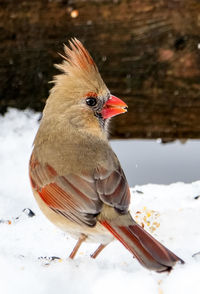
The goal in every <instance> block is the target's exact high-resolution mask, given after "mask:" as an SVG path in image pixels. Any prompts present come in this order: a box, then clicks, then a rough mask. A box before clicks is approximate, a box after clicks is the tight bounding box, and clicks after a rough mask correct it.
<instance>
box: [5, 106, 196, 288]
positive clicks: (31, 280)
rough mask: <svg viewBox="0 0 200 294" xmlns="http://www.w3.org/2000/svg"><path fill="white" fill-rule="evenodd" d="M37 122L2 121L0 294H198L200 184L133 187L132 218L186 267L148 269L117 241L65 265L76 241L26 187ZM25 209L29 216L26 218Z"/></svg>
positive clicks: (86, 250)
mask: <svg viewBox="0 0 200 294" xmlns="http://www.w3.org/2000/svg"><path fill="white" fill-rule="evenodd" d="M38 117H39V115H38V114H34V113H32V112H30V111H24V112H22V111H17V110H15V109H11V110H10V111H9V112H8V113H7V114H6V115H5V117H1V116H0V236H1V238H0V240H1V241H0V293H2V294H11V293H12V294H13V293H15V294H18V293H19V294H23V293H28V294H32V293H34V294H36V293H37V294H40V293H42V294H44V293H48V294H53V293H59V294H61V293H69V294H76V293H81V294H84V293H87V294H99V293H104V294H106V293H115V294H118V293H120V294H121V293H127V294H128V293H131V294H132V293H138V294H143V293H145V294H146V293H149V294H154V293H155V294H169V293H170V294H174V293H181V294H186V293H187V294H188V293H191V294H196V293H197V294H199V293H200V282H199V281H200V280H199V279H200V254H199V255H198V254H197V255H196V256H195V257H192V255H193V254H194V253H196V252H199V251H200V197H199V198H198V196H199V195H200V181H197V182H194V183H191V184H184V183H180V182H179V183H175V184H171V185H166V186H164V185H155V184H148V185H144V186H136V187H134V188H133V189H132V203H131V212H132V214H133V215H134V216H135V219H137V220H138V222H139V223H143V225H144V226H145V228H147V230H149V231H150V232H151V233H152V234H153V235H154V236H155V237H156V238H157V239H159V240H160V241H161V242H162V243H164V244H165V245H166V246H167V247H168V248H170V249H171V250H172V251H174V252H175V253H176V254H177V255H178V256H180V257H181V258H182V259H184V260H185V262H186V263H185V265H180V264H177V265H176V267H175V268H174V270H173V271H171V273H162V274H157V273H154V272H150V271H148V270H146V269H144V268H142V267H141V266H140V264H139V263H138V262H137V261H136V260H135V259H133V258H132V256H131V254H130V253H129V252H128V251H127V250H126V249H125V248H124V247H123V246H122V245H121V244H119V242H117V241H116V242H113V243H112V244H110V245H109V246H108V247H107V248H106V249H105V250H104V251H103V252H102V253H101V255H100V256H99V257H98V258H97V259H96V260H92V259H91V258H90V257H89V256H90V253H92V252H93V251H94V249H96V247H97V246H98V245H97V244H89V243H87V244H84V245H83V246H82V247H81V249H80V252H79V254H78V255H77V257H76V258H75V260H69V259H68V258H67V257H68V255H69V253H70V252H71V250H72V248H73V246H74V244H75V242H76V241H75V240H73V239H72V238H70V237H69V236H67V235H65V234H64V233H63V232H61V231H60V230H59V229H57V228H56V227H54V226H53V225H52V224H51V223H50V222H48V220H46V219H45V217H44V216H43V215H42V214H41V212H40V210H39V209H38V207H37V205H36V203H35V200H34V198H33V196H32V192H31V189H30V185H29V179H28V160H29V156H30V153H31V145H32V141H33V138H34V135H35V133H36V130H37V127H38ZM195 198H196V199H195ZM24 208H30V209H31V210H32V211H33V212H34V213H35V216H33V217H29V216H28V215H27V214H28V213H27V210H26V211H25V212H23V209H24ZM138 211H139V212H141V213H138ZM45 256H46V257H52V256H57V257H60V258H61V260H54V261H50V260H48V259H45V258H44V257H45Z"/></svg>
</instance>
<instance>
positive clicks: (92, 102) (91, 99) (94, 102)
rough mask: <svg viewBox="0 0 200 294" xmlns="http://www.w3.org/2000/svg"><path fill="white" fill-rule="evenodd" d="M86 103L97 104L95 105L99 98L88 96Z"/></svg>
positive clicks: (89, 104)
mask: <svg viewBox="0 0 200 294" xmlns="http://www.w3.org/2000/svg"><path fill="white" fill-rule="evenodd" d="M86 104H87V105H88V106H95V105H96V104H97V99H96V98H94V97H88V98H87V99H86Z"/></svg>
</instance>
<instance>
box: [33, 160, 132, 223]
mask: <svg viewBox="0 0 200 294" xmlns="http://www.w3.org/2000/svg"><path fill="white" fill-rule="evenodd" d="M29 170H30V179H31V184H32V187H33V189H35V190H36V191H37V192H38V194H39V195H40V197H41V199H42V200H43V201H44V202H45V203H46V204H47V205H48V206H49V207H50V208H51V209H52V210H54V211H55V212H57V213H60V214H62V215H63V216H65V217H66V218H68V219H70V220H72V221H74V222H76V223H79V224H86V225H89V226H94V225H95V224H96V216H97V215H98V214H99V213H100V212H101V209H102V206H103V203H106V204H107V205H110V206H112V207H114V208H115V209H117V210H118V211H120V212H121V213H125V212H126V211H127V210H128V206H129V202H130V192H129V188H128V184H127V181H126V178H125V176H124V173H123V171H122V169H121V167H120V166H119V167H118V169H115V170H110V171H108V170H106V169H103V168H102V167H99V168H98V169H97V170H96V171H95V173H94V174H93V175H87V174H82V175H76V174H68V175H65V176H59V175H58V174H57V173H56V171H55V170H54V169H53V168H52V167H51V166H50V165H48V164H41V163H39V162H38V161H37V159H36V158H35V157H34V155H32V157H31V160H30V169H29Z"/></svg>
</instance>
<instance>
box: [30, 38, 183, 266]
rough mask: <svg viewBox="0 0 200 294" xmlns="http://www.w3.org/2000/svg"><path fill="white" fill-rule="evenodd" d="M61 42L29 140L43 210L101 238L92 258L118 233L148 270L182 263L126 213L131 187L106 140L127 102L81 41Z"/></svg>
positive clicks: (73, 230)
mask: <svg viewBox="0 0 200 294" xmlns="http://www.w3.org/2000/svg"><path fill="white" fill-rule="evenodd" d="M70 45H71V49H70V48H68V47H66V46H65V47H64V50H65V54H66V56H63V58H64V61H63V63H62V64H61V65H56V67H57V68H59V69H60V70H62V72H63V74H60V75H58V76H56V77H55V78H54V83H55V85H54V87H53V88H52V90H51V93H50V96H49V98H48V100H47V103H46V106H45V108H44V111H43V118H42V121H41V124H40V127H39V130H38V133H37V135H36V138H35V141H34V148H33V152H32V156H31V159H30V165H29V166H30V169H29V171H30V179H31V185H32V189H33V193H34V195H35V198H36V200H37V202H38V204H39V206H40V208H41V210H42V211H43V213H44V214H45V215H46V216H47V217H48V218H49V220H50V221H52V222H53V223H54V224H55V225H57V226H58V227H60V228H61V229H62V230H64V231H66V232H68V233H70V234H71V235H72V236H74V237H75V238H77V239H79V242H78V243H77V246H76V247H75V249H74V251H73V252H72V253H71V255H70V257H71V258H73V257H74V256H75V254H76V252H77V250H78V248H79V246H80V244H81V242H82V241H94V242H99V243H101V244H102V245H100V247H99V249H98V250H97V251H96V252H95V253H94V254H93V255H92V257H96V256H97V255H98V254H99V253H100V251H101V250H102V249H103V248H104V247H105V245H106V244H108V243H110V242H111V241H112V240H113V239H114V237H115V238H117V239H118V240H119V241H120V242H121V243H122V244H123V245H124V246H125V247H126V248H127V249H128V250H129V251H130V252H131V253H133V254H134V255H135V256H136V257H137V259H138V260H139V261H140V262H141V263H142V264H143V265H144V266H146V267H147V268H149V269H154V270H157V271H163V270H169V269H171V267H172V266H173V264H174V263H175V262H176V261H178V260H180V259H179V258H178V257H177V256H175V255H174V254H173V253H172V252H170V251H169V250H168V249H167V248H165V247H164V246H163V245H161V244H160V243H159V242H158V241H156V240H155V239H154V238H153V237H151V236H150V235H149V234H147V233H146V232H145V231H144V230H143V229H142V228H140V227H139V226H138V225H137V224H136V223H135V222H134V220H133V219H132V217H131V215H130V214H129V212H128V207H129V203H130V191H129V187H128V184H127V181H126V177H125V175H124V173H123V171H122V169H121V167H120V163H119V161H118V159H117V157H116V155H115V154H114V152H113V151H112V149H111V147H110V145H109V142H108V139H107V125H108V121H109V118H110V117H112V116H114V115H117V114H120V113H123V112H125V111H126V110H125V109H124V107H126V104H125V103H124V102H123V101H121V100H120V99H118V98H117V97H115V96H112V95H111V94H110V92H109V90H108V89H107V87H106V85H105V84H104V82H103V80H102V78H101V76H100V74H99V71H98V69H97V67H96V65H95V63H94V61H93V59H92V57H91V56H90V55H89V53H88V51H87V50H86V49H85V48H84V47H83V45H82V44H81V42H80V41H78V40H76V39H74V40H72V42H70Z"/></svg>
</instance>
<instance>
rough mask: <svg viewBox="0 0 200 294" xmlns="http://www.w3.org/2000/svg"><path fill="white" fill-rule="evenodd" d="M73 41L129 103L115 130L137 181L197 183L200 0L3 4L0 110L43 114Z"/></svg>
mask: <svg viewBox="0 0 200 294" xmlns="http://www.w3.org/2000/svg"><path fill="white" fill-rule="evenodd" d="M72 37H76V38H78V39H80V40H81V42H83V44H84V45H85V46H86V48H87V49H88V50H89V51H90V53H91V54H92V56H93V57H94V60H95V61H96V63H97V65H98V67H99V70H100V72H101V74H102V77H103V79H104V80H105V82H106V84H107V86H108V88H109V89H110V91H111V93H112V94H114V95H116V96H118V97H119V98H122V99H123V100H124V101H125V102H126V103H127V104H128V106H129V109H128V113H127V114H126V115H123V116H119V117H116V118H114V119H113V124H112V127H111V130H110V134H111V138H112V139H116V138H117V139H132V140H131V141H130V140H126V141H113V142H112V143H111V144H112V145H113V148H114V149H115V151H116V153H117V154H118V155H119V157H120V159H121V160H122V162H123V164H122V165H123V168H124V169H125V172H126V169H127V173H128V178H129V182H130V184H131V185H133V184H135V183H138V184H143V183H148V182H155V183H169V182H175V181H186V182H189V181H192V180H197V179H199V171H198V170H199V168H198V167H199V165H200V157H199V153H198V150H199V147H200V144H199V141H198V140H195V141H193V140H189V141H188V139H199V138H200V83H199V82H200V1H198V0H170V1H168V0H146V1H142V0H134V1H131V0H89V1H84V0H76V1H75V0H74V1H73V0H69V1H67V0H49V1H46V0H32V1H18V0H12V1H11V0H1V1H0V49H1V50H0V113H1V114H5V113H6V111H7V109H8V107H14V108H18V109H27V108H30V109H33V110H35V111H39V112H40V111H42V109H43V107H44V104H45V101H46V98H47V97H48V91H49V89H50V87H51V85H49V84H48V82H49V81H50V80H51V79H52V76H53V75H55V74H56V73H58V72H57V70H56V69H55V68H54V67H53V64H54V63H59V62H60V61H61V58H60V57H59V55H58V52H61V53H62V52H63V43H65V44H67V41H68V39H70V38H72ZM136 139H140V140H136ZM144 139H151V140H150V141H149V140H144ZM175 140H178V141H176V142H175ZM169 142H173V143H169ZM185 142H186V143H185ZM162 143H169V144H164V145H163V144H162ZM182 143H185V144H182ZM192 146H193V147H192Z"/></svg>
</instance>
